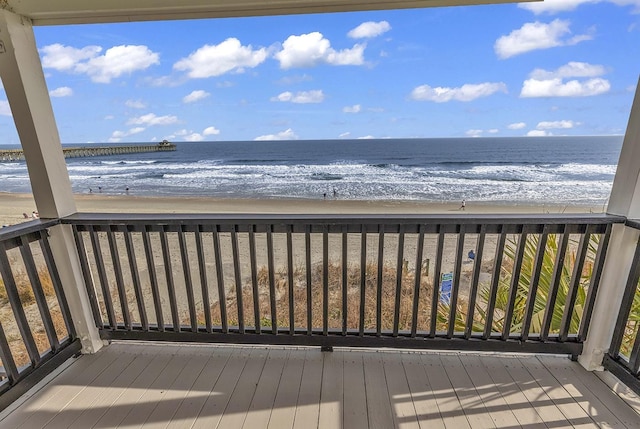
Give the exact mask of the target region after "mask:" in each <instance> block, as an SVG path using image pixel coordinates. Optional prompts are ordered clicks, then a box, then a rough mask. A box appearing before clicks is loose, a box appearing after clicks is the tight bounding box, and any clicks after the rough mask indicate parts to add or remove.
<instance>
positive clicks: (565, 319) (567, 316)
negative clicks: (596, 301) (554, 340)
mask: <svg viewBox="0 0 640 429" xmlns="http://www.w3.org/2000/svg"><path fill="white" fill-rule="evenodd" d="M590 241H591V228H590V227H589V226H588V225H587V226H586V229H585V232H584V234H582V237H580V244H579V245H578V253H577V254H576V260H575V262H574V265H573V272H572V273H571V281H570V282H569V292H568V293H567V297H566V299H565V304H564V313H563V314H562V321H561V323H560V337H559V339H560V341H562V342H564V341H567V339H568V338H569V328H570V327H571V318H572V316H573V310H574V308H575V305H576V299H577V298H578V289H580V279H581V278H582V270H583V269H584V261H585V259H586V257H587V252H588V250H589V242H590Z"/></svg>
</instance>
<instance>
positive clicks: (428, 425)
mask: <svg viewBox="0 0 640 429" xmlns="http://www.w3.org/2000/svg"><path fill="white" fill-rule="evenodd" d="M402 363H403V366H404V370H405V374H406V377H407V382H408V384H409V394H410V395H411V400H412V402H413V407H414V408H415V410H416V417H417V420H418V424H419V425H420V428H421V429H445V427H446V426H445V424H444V421H443V420H442V416H441V415H440V409H439V408H438V403H437V401H436V398H435V394H434V393H433V390H432V388H431V385H430V383H429V378H428V377H427V373H426V372H425V370H424V365H423V363H422V359H421V358H420V355H419V354H417V353H408V354H405V355H403V356H402Z"/></svg>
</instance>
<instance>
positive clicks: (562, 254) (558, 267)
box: [540, 225, 569, 341]
mask: <svg viewBox="0 0 640 429" xmlns="http://www.w3.org/2000/svg"><path fill="white" fill-rule="evenodd" d="M567 229H568V228H567V225H564V227H563V228H562V230H563V231H562V240H561V242H560V246H558V254H557V255H556V264H555V267H554V268H553V275H552V276H551V285H550V290H549V296H548V297H547V305H546V308H545V311H544V319H543V321H542V330H541V332H540V339H541V340H542V341H547V338H549V329H550V328H551V322H552V320H553V310H554V309H555V306H556V298H557V297H558V289H559V288H560V279H561V278H562V269H563V267H564V260H565V258H566V255H567V247H568V244H569V233H568V231H567Z"/></svg>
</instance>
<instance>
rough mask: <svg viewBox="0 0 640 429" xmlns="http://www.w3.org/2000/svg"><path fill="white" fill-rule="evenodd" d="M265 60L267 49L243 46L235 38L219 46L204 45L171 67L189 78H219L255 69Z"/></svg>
mask: <svg viewBox="0 0 640 429" xmlns="http://www.w3.org/2000/svg"><path fill="white" fill-rule="evenodd" d="M266 59H267V49H266V48H259V49H255V50H254V49H253V47H252V46H251V45H248V46H243V45H242V44H241V43H240V41H239V40H238V39H236V38H233V37H232V38H229V39H227V40H225V41H224V42H222V43H220V44H219V45H204V46H203V47H201V48H200V49H198V50H197V51H195V52H193V53H192V54H191V55H189V56H188V57H186V58H183V59H181V60H180V61H178V62H177V63H175V64H174V65H173V68H174V69H175V70H178V71H186V72H187V75H188V76H189V77H190V78H208V77H214V76H221V75H223V74H225V73H229V72H237V73H242V72H244V70H245V69H247V68H255V67H257V66H259V65H260V64H262V63H263V62H264V61H265V60H266Z"/></svg>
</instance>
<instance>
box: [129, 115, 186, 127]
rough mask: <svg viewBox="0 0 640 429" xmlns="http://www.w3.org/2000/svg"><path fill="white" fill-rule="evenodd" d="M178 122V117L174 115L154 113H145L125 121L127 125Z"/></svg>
mask: <svg viewBox="0 0 640 429" xmlns="http://www.w3.org/2000/svg"><path fill="white" fill-rule="evenodd" d="M177 122H178V117H177V116H174V115H165V116H157V115H156V114H155V113H147V114H146V115H142V116H138V117H135V118H131V119H129V120H128V121H127V124H128V125H146V126H152V125H171V124H175V123H177Z"/></svg>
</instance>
